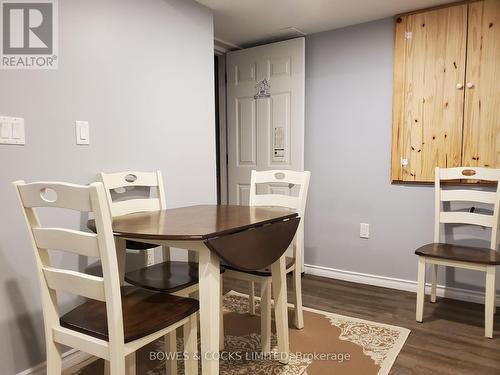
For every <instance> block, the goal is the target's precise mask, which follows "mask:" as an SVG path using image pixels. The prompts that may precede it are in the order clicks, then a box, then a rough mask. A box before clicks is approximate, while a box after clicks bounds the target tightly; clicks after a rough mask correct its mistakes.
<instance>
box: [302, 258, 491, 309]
mask: <svg viewBox="0 0 500 375" xmlns="http://www.w3.org/2000/svg"><path fill="white" fill-rule="evenodd" d="M304 268H305V273H306V274H309V275H315V276H323V277H327V278H329V279H337V280H343V281H350V282H353V283H359V284H367V285H373V286H380V287H383V288H390V289H397V290H404V291H407V292H414V293H416V292H417V282H416V281H413V280H405V279H397V278H394V277H386V276H378V275H371V274H368V273H360V272H353V271H345V270H339V269H335V268H329V267H323V266H315V265H312V264H305V265H304ZM426 287H427V288H429V290H428V293H430V284H426ZM437 295H438V297H446V298H451V299H457V300H460V301H467V302H475V303H481V304H484V293H483V292H478V291H474V290H467V289H461V288H452V287H446V286H444V285H438V286H437ZM499 305H500V296H498V297H497V306H499Z"/></svg>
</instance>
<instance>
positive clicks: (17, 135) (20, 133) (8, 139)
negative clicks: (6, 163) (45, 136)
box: [0, 116, 25, 145]
mask: <svg viewBox="0 0 500 375" xmlns="http://www.w3.org/2000/svg"><path fill="white" fill-rule="evenodd" d="M24 143H25V139H24V119H23V118H17V117H6V116H0V144H6V145H24Z"/></svg>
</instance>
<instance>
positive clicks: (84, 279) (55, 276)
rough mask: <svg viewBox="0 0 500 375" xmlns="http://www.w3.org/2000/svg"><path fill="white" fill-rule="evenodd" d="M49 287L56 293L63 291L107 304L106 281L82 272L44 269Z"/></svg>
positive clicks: (51, 268)
mask: <svg viewBox="0 0 500 375" xmlns="http://www.w3.org/2000/svg"><path fill="white" fill-rule="evenodd" d="M43 274H44V275H45V280H47V285H48V287H49V288H50V289H54V290H55V291H63V292H68V293H71V294H75V295H78V296H83V297H87V298H91V299H95V300H98V301H102V302H105V301H106V298H105V293H104V280H103V278H102V277H97V276H92V275H86V274H83V273H81V272H75V271H68V270H61V269H57V268H53V267H43Z"/></svg>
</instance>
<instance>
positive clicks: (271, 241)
mask: <svg viewBox="0 0 500 375" xmlns="http://www.w3.org/2000/svg"><path fill="white" fill-rule="evenodd" d="M299 220H300V218H299V217H298V215H297V213H296V212H294V211H290V210H287V209H284V208H275V207H252V206H232V205H199V206H189V207H180V208H173V209H167V210H161V211H151V212H141V213H134V214H130V215H124V216H119V217H115V218H113V232H114V234H115V243H116V251H117V258H118V267H119V273H120V279H121V281H122V283H124V274H125V252H126V241H127V240H131V241H135V242H146V243H149V244H155V245H158V246H166V247H173V248H179V249H184V250H188V251H190V252H193V253H196V254H197V261H198V267H199V300H200V337H201V353H200V354H201V356H200V359H201V362H202V374H203V375H215V374H219V318H220V298H221V292H220V288H221V281H220V263H221V261H222V262H223V263H225V264H230V265H232V266H234V267H238V268H240V269H242V270H247V271H255V270H259V269H262V268H266V267H269V266H271V273H272V287H273V294H274V308H275V319H276V334H277V338H278V352H279V353H280V355H279V358H280V361H281V362H284V363H286V362H287V360H288V353H289V341H288V313H287V291H286V270H285V256H284V254H285V251H286V249H287V248H288V246H289V245H290V243H291V242H292V240H293V237H294V235H295V232H296V230H297V226H298V224H299ZM88 226H89V228H91V229H92V227H93V223H92V221H89V223H88Z"/></svg>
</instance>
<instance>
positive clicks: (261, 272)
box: [224, 257, 295, 277]
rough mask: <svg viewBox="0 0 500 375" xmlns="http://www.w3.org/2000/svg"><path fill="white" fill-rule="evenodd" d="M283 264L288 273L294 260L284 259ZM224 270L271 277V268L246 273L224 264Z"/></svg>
mask: <svg viewBox="0 0 500 375" xmlns="http://www.w3.org/2000/svg"><path fill="white" fill-rule="evenodd" d="M285 264H286V266H285V268H286V270H287V272H288V271H289V269H290V268H291V267H292V266H293V265H294V264H295V258H292V257H286V259H285ZM224 268H226V269H228V270H232V271H237V272H245V273H249V274H252V275H256V276H263V277H270V276H271V267H266V268H264V269H262V270H257V271H246V270H242V269H240V268H237V267H233V266H230V265H227V264H224Z"/></svg>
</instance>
